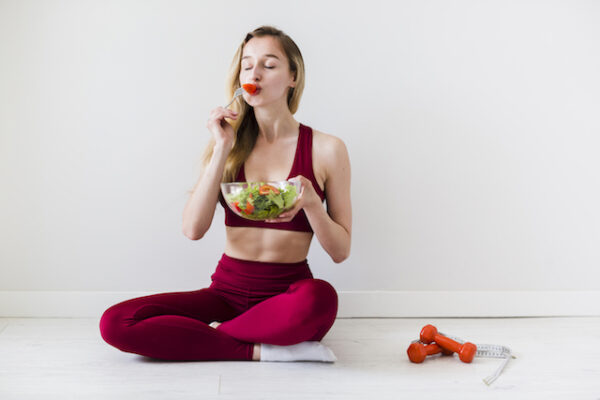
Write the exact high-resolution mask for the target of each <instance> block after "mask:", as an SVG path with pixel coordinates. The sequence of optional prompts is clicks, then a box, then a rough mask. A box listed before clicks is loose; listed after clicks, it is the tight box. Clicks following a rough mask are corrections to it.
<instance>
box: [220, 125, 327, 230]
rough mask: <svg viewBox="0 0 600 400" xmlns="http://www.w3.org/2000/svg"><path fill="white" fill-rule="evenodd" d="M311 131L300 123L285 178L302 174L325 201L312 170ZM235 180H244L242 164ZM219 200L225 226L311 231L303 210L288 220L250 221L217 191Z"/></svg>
mask: <svg viewBox="0 0 600 400" xmlns="http://www.w3.org/2000/svg"><path fill="white" fill-rule="evenodd" d="M312 139H313V131H312V128H310V127H308V126H305V125H302V124H300V132H299V134H298V143H297V144H296V154H295V156H294V163H293V164H292V170H291V171H290V174H289V175H288V177H287V178H286V179H290V178H293V177H295V176H296V175H302V176H304V177H305V178H306V179H308V180H309V181H311V183H312V185H313V187H314V188H315V192H317V194H318V195H319V197H320V198H321V201H325V193H324V192H323V191H322V190H321V188H320V187H319V184H318V183H317V179H316V178H315V174H314V171H313V164H312V142H313V140H312ZM235 181H236V182H246V174H245V171H244V164H242V166H241V167H240V170H239V172H238V175H237V178H236V180H235ZM219 202H220V203H221V205H222V206H223V208H224V209H225V225H227V226H250V227H256V228H270V229H283V230H288V231H299V232H312V231H313V230H312V228H311V226H310V223H309V222H308V218H307V217H306V213H305V212H304V210H300V211H298V213H297V214H296V216H295V217H294V218H293V219H292V220H291V221H289V222H263V221H252V220H249V219H245V218H242V217H240V216H239V215H237V214H235V213H234V212H233V211H231V210H230V209H229V206H228V205H227V203H225V199H224V198H223V194H222V193H219Z"/></svg>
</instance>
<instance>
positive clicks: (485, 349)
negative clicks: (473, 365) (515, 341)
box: [438, 332, 517, 386]
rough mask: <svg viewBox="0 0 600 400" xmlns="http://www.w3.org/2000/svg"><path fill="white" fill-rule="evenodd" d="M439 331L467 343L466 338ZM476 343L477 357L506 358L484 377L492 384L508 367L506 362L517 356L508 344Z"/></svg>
mask: <svg viewBox="0 0 600 400" xmlns="http://www.w3.org/2000/svg"><path fill="white" fill-rule="evenodd" d="M438 333H439V334H440V335H443V336H446V337H447V338H450V339H452V340H455V341H457V342H459V343H460V344H463V343H465V340H463V339H461V338H457V337H455V336H450V335H446V334H445V333H442V332H438ZM475 345H476V346H477V352H476V353H475V357H485V358H503V359H504V361H502V363H501V364H500V366H499V367H498V369H497V370H496V372H495V373H493V374H492V375H490V376H488V377H487V378H484V379H483V381H484V382H485V384H486V385H488V386H489V385H491V384H492V382H494V381H495V380H496V379H497V378H498V377H499V376H500V374H501V373H502V370H504V367H506V364H508V361H509V360H510V359H511V358H517V357H515V356H513V355H512V353H511V351H510V349H509V348H508V347H506V346H502V345H499V344H477V343H475Z"/></svg>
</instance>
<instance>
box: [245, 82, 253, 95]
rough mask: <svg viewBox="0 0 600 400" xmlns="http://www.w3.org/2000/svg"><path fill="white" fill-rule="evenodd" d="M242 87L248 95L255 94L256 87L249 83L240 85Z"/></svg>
mask: <svg viewBox="0 0 600 400" xmlns="http://www.w3.org/2000/svg"><path fill="white" fill-rule="evenodd" d="M242 87H243V88H244V90H245V91H246V92H248V93H250V94H252V93H254V92H256V85H253V84H251V83H244V84H243V85H242Z"/></svg>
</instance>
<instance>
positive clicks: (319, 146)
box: [313, 129, 350, 182]
mask: <svg viewBox="0 0 600 400" xmlns="http://www.w3.org/2000/svg"><path fill="white" fill-rule="evenodd" d="M313 166H314V170H315V176H316V177H317V180H318V181H319V182H326V181H327V178H328V177H330V176H331V173H332V171H334V170H336V169H339V168H340V167H342V168H343V167H345V166H347V167H348V169H349V167H350V160H349V158H348V149H347V148H346V144H345V143H344V141H343V140H342V139H340V138H339V137H337V136H334V135H331V134H328V133H325V132H322V131H318V130H316V129H313Z"/></svg>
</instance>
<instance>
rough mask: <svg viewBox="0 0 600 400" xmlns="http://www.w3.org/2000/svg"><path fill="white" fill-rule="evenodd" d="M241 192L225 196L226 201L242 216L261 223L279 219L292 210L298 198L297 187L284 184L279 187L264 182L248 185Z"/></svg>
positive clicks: (241, 187)
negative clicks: (283, 213)
mask: <svg viewBox="0 0 600 400" xmlns="http://www.w3.org/2000/svg"><path fill="white" fill-rule="evenodd" d="M239 189H240V190H236V191H234V192H232V193H228V194H226V195H225V200H226V201H227V203H228V204H229V206H230V207H231V209H232V210H233V211H236V212H237V214H239V215H240V216H242V217H244V218H247V219H251V220H255V221H261V220H265V219H270V218H274V217H277V216H278V215H279V214H281V213H282V212H284V211H285V210H288V209H290V208H292V206H293V205H294V202H295V201H296V197H297V194H298V193H297V190H296V186H295V185H292V184H291V183H288V182H283V183H282V184H281V185H280V186H279V187H275V186H273V185H269V184H267V183H264V182H256V183H248V184H247V186H240V187H239Z"/></svg>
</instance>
